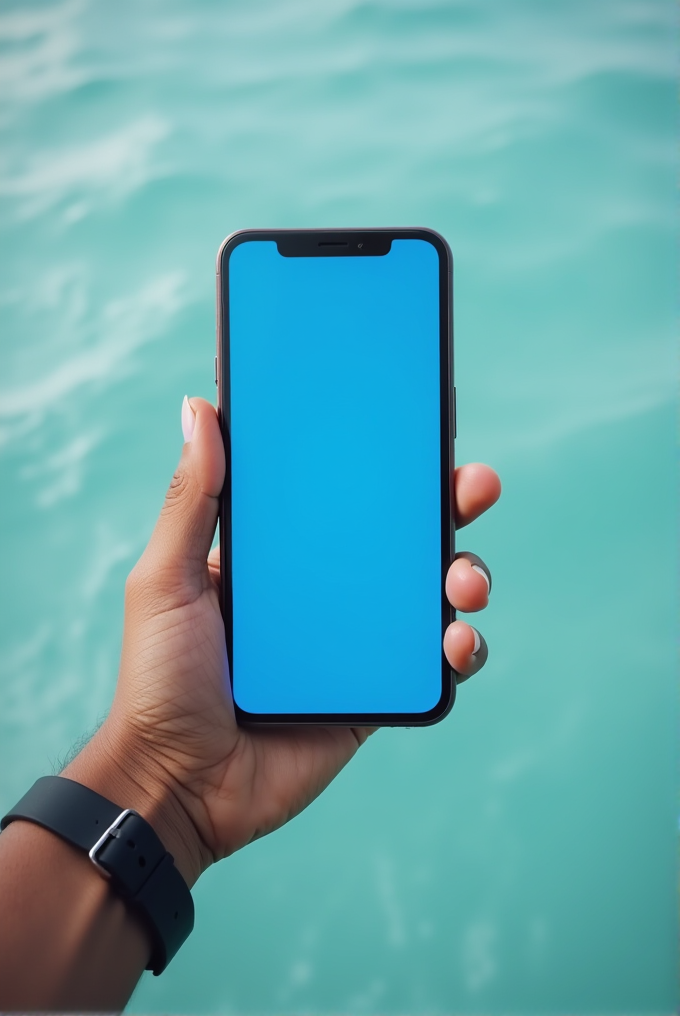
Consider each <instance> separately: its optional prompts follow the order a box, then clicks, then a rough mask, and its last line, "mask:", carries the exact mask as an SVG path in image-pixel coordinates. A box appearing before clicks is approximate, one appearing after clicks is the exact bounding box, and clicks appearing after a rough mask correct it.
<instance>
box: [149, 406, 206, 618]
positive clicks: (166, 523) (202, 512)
mask: <svg viewBox="0 0 680 1016" xmlns="http://www.w3.org/2000/svg"><path fill="white" fill-rule="evenodd" d="M182 430H183V431H184V438H185V443H184V447H183V449H182V456H181V458H180V460H179V465H178V466H177V469H176V470H175V475H174V476H173V478H172V480H171V482H170V486H169V488H168V492H167V494H166V497H165V503H164V505H163V508H162V509H161V513H160V516H159V518H158V522H157V523H156V527H155V529H154V531H153V534H152V536H151V539H150V541H149V544H148V546H147V548H146V550H145V551H144V554H143V555H142V558H141V559H140V561H139V564H138V566H137V568H138V569H140V570H141V571H142V572H143V573H144V575H145V577H146V578H147V580H149V579H150V580H151V582H152V584H153V585H154V587H155V589H156V592H157V594H160V595H161V596H162V597H163V599H165V598H166V597H170V598H171V600H172V601H173V605H179V603H180V602H191V601H192V600H193V599H195V598H196V597H197V596H198V595H200V593H201V592H202V591H203V589H204V588H205V582H206V580H207V575H208V571H207V557H208V552H209V551H210V545H211V543H212V539H213V536H214V534H215V525H216V523H217V512H218V498H219V495H220V492H221V490H222V485H223V484H224V474H225V457H224V444H223V442H222V435H221V433H220V426H219V423H218V420H217V413H216V411H215V409H214V407H213V406H211V405H210V403H209V402H206V400H205V399H197V398H192V399H191V400H189V399H187V398H186V397H185V398H184V402H183V403H182Z"/></svg>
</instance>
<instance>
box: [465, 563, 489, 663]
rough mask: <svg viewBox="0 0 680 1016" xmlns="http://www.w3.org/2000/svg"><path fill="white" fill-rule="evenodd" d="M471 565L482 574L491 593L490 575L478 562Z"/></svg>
mask: <svg viewBox="0 0 680 1016" xmlns="http://www.w3.org/2000/svg"><path fill="white" fill-rule="evenodd" d="M470 567H471V568H472V570H473V571H476V572H477V574H478V575H481V576H482V578H483V579H484V581H485V582H486V591H487V593H490V592H491V583H490V582H489V576H488V575H487V574H486V572H485V571H484V569H483V568H481V567H480V566H479V565H478V564H473V565H471V566H470ZM475 652H477V650H476V649H475Z"/></svg>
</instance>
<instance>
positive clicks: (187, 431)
mask: <svg viewBox="0 0 680 1016" xmlns="http://www.w3.org/2000/svg"><path fill="white" fill-rule="evenodd" d="M195 426H196V414H195V413H194V411H193V409H192V408H191V406H190V404H189V400H188V398H187V397H186V395H185V396H184V402H183V403H182V434H183V435H184V441H185V443H187V444H188V443H189V441H191V439H192V437H193V436H194V427H195Z"/></svg>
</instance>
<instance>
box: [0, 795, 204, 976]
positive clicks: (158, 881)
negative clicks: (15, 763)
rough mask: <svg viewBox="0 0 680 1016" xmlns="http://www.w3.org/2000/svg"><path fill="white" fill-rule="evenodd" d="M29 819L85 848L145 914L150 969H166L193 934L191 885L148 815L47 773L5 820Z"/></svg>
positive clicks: (120, 891) (0, 823) (119, 891)
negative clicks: (176, 865) (149, 941)
mask: <svg viewBox="0 0 680 1016" xmlns="http://www.w3.org/2000/svg"><path fill="white" fill-rule="evenodd" d="M15 819H26V820H27V821H29V822H35V823H37V825H41V826H43V827H44V828H45V829H49V830H50V831H51V832H53V833H56V834H57V836H60V837H61V838H62V839H64V840H66V841H67V842H68V843H70V844H72V846H74V847H78V848H79V849H80V850H84V851H86V852H87V853H88V854H89V857H90V860H91V861H92V863H93V864H94V865H95V867H96V868H98V869H99V871H100V873H101V874H103V875H104V876H105V877H106V878H108V879H110V881H111V885H112V887H113V889H114V891H115V892H116V893H117V894H118V895H119V896H121V897H122V898H123V899H124V900H125V901H126V902H127V903H129V904H130V906H131V907H133V908H134V910H135V911H136V912H137V913H138V914H139V915H140V917H141V918H142V920H143V921H144V922H145V924H146V926H147V928H148V930H149V932H150V934H151V938H152V942H153V951H152V953H151V960H150V961H149V964H148V966H147V970H153V972H154V974H160V973H161V972H162V971H163V970H165V968H166V966H167V965H168V963H169V962H170V960H171V959H172V957H173V956H174V955H175V953H176V952H177V950H178V949H179V947H180V946H181V945H182V943H183V942H184V941H185V939H186V938H188V936H189V935H190V933H191V931H192V929H193V926H194V902H193V900H192V898H191V893H190V892H189V887H188V886H187V884H186V882H185V881H184V879H183V878H182V876H181V875H180V873H179V872H178V870H177V868H176V867H175V865H174V863H173V859H172V855H171V854H169V853H168V851H167V850H166V849H165V847H164V846H163V844H162V843H161V841H160V840H159V838H158V836H157V835H156V833H155V832H154V831H153V829H152V828H151V826H150V825H149V823H148V822H147V821H146V819H143V818H142V816H141V815H138V814H137V812H136V811H132V810H131V809H130V808H119V807H118V805H116V804H112V802H111V801H109V800H107V799H106V798H105V797H102V796H101V794H96V793H95V792H94V790H90V789H89V788H88V787H84V786H82V784H80V783H75V782H74V781H73V780H69V779H67V778H66V777H65V776H43V777H42V778H41V779H39V780H37V781H36V782H35V783H34V784H33V786H32V787H31V789H30V790H29V791H28V793H27V794H24V796H23V797H22V798H21V800H20V801H19V803H18V804H16V805H15V806H14V808H12V810H11V811H8V812H7V814H6V815H5V817H4V818H3V819H2V821H0V829H4V828H5V826H8V825H9V823H10V822H13V821H14V820H15Z"/></svg>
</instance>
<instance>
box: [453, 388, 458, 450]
mask: <svg viewBox="0 0 680 1016" xmlns="http://www.w3.org/2000/svg"><path fill="white" fill-rule="evenodd" d="M457 436H458V422H457V420H456V389H455V386H454V389H453V438H454V441H455V439H456V437H457Z"/></svg>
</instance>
